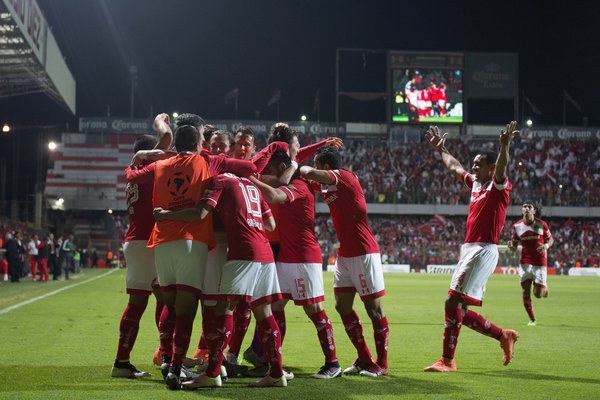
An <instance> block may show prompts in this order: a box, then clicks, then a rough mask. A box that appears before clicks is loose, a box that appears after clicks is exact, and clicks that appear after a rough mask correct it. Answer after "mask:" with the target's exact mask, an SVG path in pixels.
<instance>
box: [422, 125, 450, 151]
mask: <svg viewBox="0 0 600 400" xmlns="http://www.w3.org/2000/svg"><path fill="white" fill-rule="evenodd" d="M446 136H448V132H446V133H444V134H442V133H441V132H440V128H438V127H437V126H433V125H432V126H430V127H429V129H427V132H426V133H425V140H427V142H429V145H430V146H431V147H433V148H434V149H436V150H437V151H444V150H445V149H446V147H445V146H444V145H445V143H446Z"/></svg>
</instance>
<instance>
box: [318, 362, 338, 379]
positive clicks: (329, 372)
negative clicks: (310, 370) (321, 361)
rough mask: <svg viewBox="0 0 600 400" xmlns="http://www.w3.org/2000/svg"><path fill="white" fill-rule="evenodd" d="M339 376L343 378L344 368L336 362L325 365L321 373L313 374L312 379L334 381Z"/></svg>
mask: <svg viewBox="0 0 600 400" xmlns="http://www.w3.org/2000/svg"><path fill="white" fill-rule="evenodd" d="M338 376H342V368H340V364H339V363H338V362H337V361H336V362H332V363H325V365H323V366H322V367H321V369H320V370H319V372H317V373H314V374H312V375H311V376H310V377H311V378H316V379H333V378H336V377H338Z"/></svg>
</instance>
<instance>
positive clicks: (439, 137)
mask: <svg viewBox="0 0 600 400" xmlns="http://www.w3.org/2000/svg"><path fill="white" fill-rule="evenodd" d="M447 136H448V133H447V132H446V133H444V134H442V133H441V132H440V129H439V128H438V127H437V126H430V127H429V129H427V132H426V133H425V140H427V142H428V143H429V145H430V146H431V147H433V148H434V149H435V150H437V151H438V152H439V153H440V156H441V157H442V162H443V163H444V165H445V166H446V168H447V169H448V171H450V173H451V174H452V175H454V176H455V177H456V179H460V180H462V174H463V172H464V171H465V169H464V168H463V166H462V164H461V163H460V162H459V161H458V160H457V159H456V158H454V156H452V154H450V152H449V151H448V149H446V137H447Z"/></svg>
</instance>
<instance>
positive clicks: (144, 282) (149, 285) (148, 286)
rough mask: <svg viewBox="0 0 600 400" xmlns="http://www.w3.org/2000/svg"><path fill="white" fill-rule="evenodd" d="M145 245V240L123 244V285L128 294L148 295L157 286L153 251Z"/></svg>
mask: <svg viewBox="0 0 600 400" xmlns="http://www.w3.org/2000/svg"><path fill="white" fill-rule="evenodd" d="M147 243H148V241H147V240H130V241H129V242H125V243H123V255H124V256H125V261H127V270H126V271H125V285H126V287H127V293H129V294H149V293H152V291H153V288H154V286H156V285H158V281H157V279H156V265H154V249H151V248H148V247H147V246H146V244H147Z"/></svg>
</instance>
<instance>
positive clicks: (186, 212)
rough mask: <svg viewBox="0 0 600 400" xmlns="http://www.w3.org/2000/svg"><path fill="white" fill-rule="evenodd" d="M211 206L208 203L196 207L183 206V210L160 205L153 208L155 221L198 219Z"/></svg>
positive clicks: (205, 213)
mask: <svg viewBox="0 0 600 400" xmlns="http://www.w3.org/2000/svg"><path fill="white" fill-rule="evenodd" d="M212 210H213V207H212V206H210V205H208V204H202V205H200V206H198V207H192V208H185V209H183V210H178V211H173V210H167V209H164V208H161V207H156V208H154V210H153V213H154V220H155V221H164V220H170V221H199V220H201V219H204V218H206V216H207V215H208V213H209V212H211V211H212Z"/></svg>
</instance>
